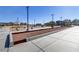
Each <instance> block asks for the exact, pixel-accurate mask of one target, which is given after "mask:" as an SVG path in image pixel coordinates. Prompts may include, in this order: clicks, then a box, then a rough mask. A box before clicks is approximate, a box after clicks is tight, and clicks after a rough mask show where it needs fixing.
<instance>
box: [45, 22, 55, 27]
mask: <svg viewBox="0 0 79 59" xmlns="http://www.w3.org/2000/svg"><path fill="white" fill-rule="evenodd" d="M44 25H45V26H51V27H52V28H53V26H54V25H55V22H54V21H50V22H47V23H44Z"/></svg>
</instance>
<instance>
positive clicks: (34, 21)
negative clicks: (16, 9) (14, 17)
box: [34, 19, 35, 27]
mask: <svg viewBox="0 0 79 59" xmlns="http://www.w3.org/2000/svg"><path fill="white" fill-rule="evenodd" d="M34 27H35V19H34Z"/></svg>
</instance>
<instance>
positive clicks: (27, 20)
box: [26, 6, 29, 31]
mask: <svg viewBox="0 0 79 59" xmlns="http://www.w3.org/2000/svg"><path fill="white" fill-rule="evenodd" d="M26 8H27V31H29V6H27V7H26Z"/></svg>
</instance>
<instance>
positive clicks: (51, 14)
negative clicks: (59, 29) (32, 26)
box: [51, 14, 54, 28]
mask: <svg viewBox="0 0 79 59" xmlns="http://www.w3.org/2000/svg"><path fill="white" fill-rule="evenodd" d="M51 16H52V28H53V20H54V14H51Z"/></svg>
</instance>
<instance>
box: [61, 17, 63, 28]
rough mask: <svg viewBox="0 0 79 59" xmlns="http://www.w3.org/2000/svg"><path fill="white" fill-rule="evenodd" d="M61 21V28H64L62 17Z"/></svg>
mask: <svg viewBox="0 0 79 59" xmlns="http://www.w3.org/2000/svg"><path fill="white" fill-rule="evenodd" d="M60 20H61V27H62V26H63V21H62V17H60Z"/></svg>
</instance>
